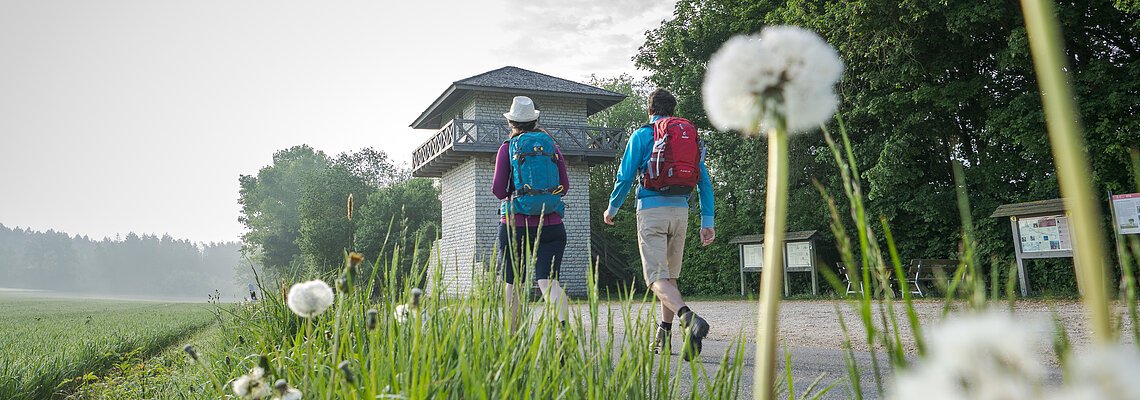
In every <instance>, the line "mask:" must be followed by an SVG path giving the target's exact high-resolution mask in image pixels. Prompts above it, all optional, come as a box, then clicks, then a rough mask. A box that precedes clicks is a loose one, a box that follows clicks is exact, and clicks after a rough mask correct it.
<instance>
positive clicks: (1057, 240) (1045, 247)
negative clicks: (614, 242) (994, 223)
mask: <svg viewBox="0 0 1140 400" xmlns="http://www.w3.org/2000/svg"><path fill="white" fill-rule="evenodd" d="M990 217H993V218H1000V217H1009V226H1010V228H1011V229H1013V250H1014V255H1015V256H1016V258H1017V282H1018V283H1019V284H1020V285H1021V295H1022V296H1028V295H1029V283H1030V282H1029V280H1028V278H1027V276H1026V274H1025V260H1031V259H1040V258H1065V257H1068V258H1072V257H1073V237H1072V236H1071V234H1070V233H1069V217H1068V216H1067V215H1066V214H1065V204H1064V203H1063V202H1062V200H1061V199H1051V200H1041V201H1031V202H1028V203H1017V204H1003V205H1001V206H999V207H998V208H997V209H996V210H994V213H993V214H992V215H990Z"/></svg>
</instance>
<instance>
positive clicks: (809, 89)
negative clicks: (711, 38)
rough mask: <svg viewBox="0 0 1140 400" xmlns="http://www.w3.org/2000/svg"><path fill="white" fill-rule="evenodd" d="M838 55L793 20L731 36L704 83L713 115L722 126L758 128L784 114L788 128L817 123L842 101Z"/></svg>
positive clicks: (811, 126)
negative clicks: (837, 88) (838, 88)
mask: <svg viewBox="0 0 1140 400" xmlns="http://www.w3.org/2000/svg"><path fill="white" fill-rule="evenodd" d="M842 75H843V62H842V61H841V60H840V59H839V55H838V54H837V53H836V52H835V49H833V48H832V47H831V46H830V45H828V44H827V42H825V41H824V40H823V39H822V38H820V37H819V35H817V34H815V33H814V32H811V31H808V30H806V29H803V28H799V27H794V26H773V27H768V28H765V29H764V30H763V31H761V32H760V34H759V35H742V36H736V37H733V38H731V39H729V40H728V41H727V42H725V44H724V45H723V46H721V48H720V49H719V50H717V52H716V53H715V54H713V56H712V58H711V59H709V63H708V70H707V72H706V73H705V81H704V85H703V86H702V97H703V98H704V106H705V111H706V112H707V114H708V117H709V121H710V122H712V124H713V125H714V126H716V127H717V128H718V129H721V130H736V131H741V132H744V133H756V132H754V131H753V130H754V129H756V124H757V123H759V124H760V128H762V130H761V131H763V130H765V129H768V128H771V127H773V126H775V124H776V121H777V119H778V118H781V117H782V118H784V119H785V122H786V126H787V129H788V132H789V133H792V132H802V131H807V130H810V129H814V128H816V127H818V126H819V125H820V124H822V123H824V122H826V121H827V120H828V119H829V118H831V116H832V115H833V114H834V113H835V110H836V108H837V107H838V105H839V99H838V98H837V97H836V95H835V92H834V89H833V86H834V85H835V83H836V82H838V81H839V78H840V77H841V76H842Z"/></svg>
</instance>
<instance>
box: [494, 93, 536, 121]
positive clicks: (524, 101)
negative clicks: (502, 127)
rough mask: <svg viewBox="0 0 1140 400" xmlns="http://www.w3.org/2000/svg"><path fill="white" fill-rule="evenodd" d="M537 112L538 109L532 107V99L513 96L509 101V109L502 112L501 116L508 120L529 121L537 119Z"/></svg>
mask: <svg viewBox="0 0 1140 400" xmlns="http://www.w3.org/2000/svg"><path fill="white" fill-rule="evenodd" d="M538 114H539V112H538V110H535V109H534V100H531V99H530V97H526V96H515V99H514V101H513V102H511V111H510V112H507V113H504V114H503V116H504V117H506V118H507V120H508V121H515V122H530V121H534V120H536V119H538Z"/></svg>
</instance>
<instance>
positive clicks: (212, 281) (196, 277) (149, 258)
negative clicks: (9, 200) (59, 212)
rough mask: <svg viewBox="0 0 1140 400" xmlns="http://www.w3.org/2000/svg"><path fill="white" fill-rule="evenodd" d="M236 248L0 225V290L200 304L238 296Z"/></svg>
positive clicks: (151, 237)
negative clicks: (214, 298)
mask: <svg viewBox="0 0 1140 400" xmlns="http://www.w3.org/2000/svg"><path fill="white" fill-rule="evenodd" d="M240 248H241V245H240V244H238V243H235V242H223V243H205V244H195V243H192V242H190V241H188V240H180V239H174V238H172V237H170V235H163V236H156V235H141V236H140V235H137V234H135V233H133V232H132V233H129V234H127V235H126V236H125V237H117V238H115V239H110V238H103V239H101V240H95V239H91V238H89V237H87V236H79V235H75V236H71V235H68V234H67V233H63V232H57V231H54V230H48V231H46V232H39V231H33V230H31V229H21V228H8V227H6V226H4V225H3V224H0V277H2V278H0V287H4V288H19V289H39V290H52V291H62V292H71V293H84V294H95V295H116V296H122V295H131V296H155V297H191V298H201V299H202V300H205V299H206V298H207V296H208V295H210V294H213V293H214V292H215V290H217V291H219V292H221V293H222V294H225V295H229V296H233V295H240V293H241V291H240V289H239V288H238V287H237V285H235V283H234V276H235V269H237V268H240V266H241V264H242V261H241V257H240V252H239V250H240Z"/></svg>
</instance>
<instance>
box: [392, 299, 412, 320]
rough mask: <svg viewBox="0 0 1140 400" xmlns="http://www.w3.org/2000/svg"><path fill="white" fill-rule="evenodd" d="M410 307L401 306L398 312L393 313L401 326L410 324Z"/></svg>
mask: <svg viewBox="0 0 1140 400" xmlns="http://www.w3.org/2000/svg"><path fill="white" fill-rule="evenodd" d="M408 309H409V307H408V305H407V304H400V305H398V306H396V311H393V312H392V316H393V317H396V322H399V323H401V324H403V323H406V322H408V314H409V310H408Z"/></svg>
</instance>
